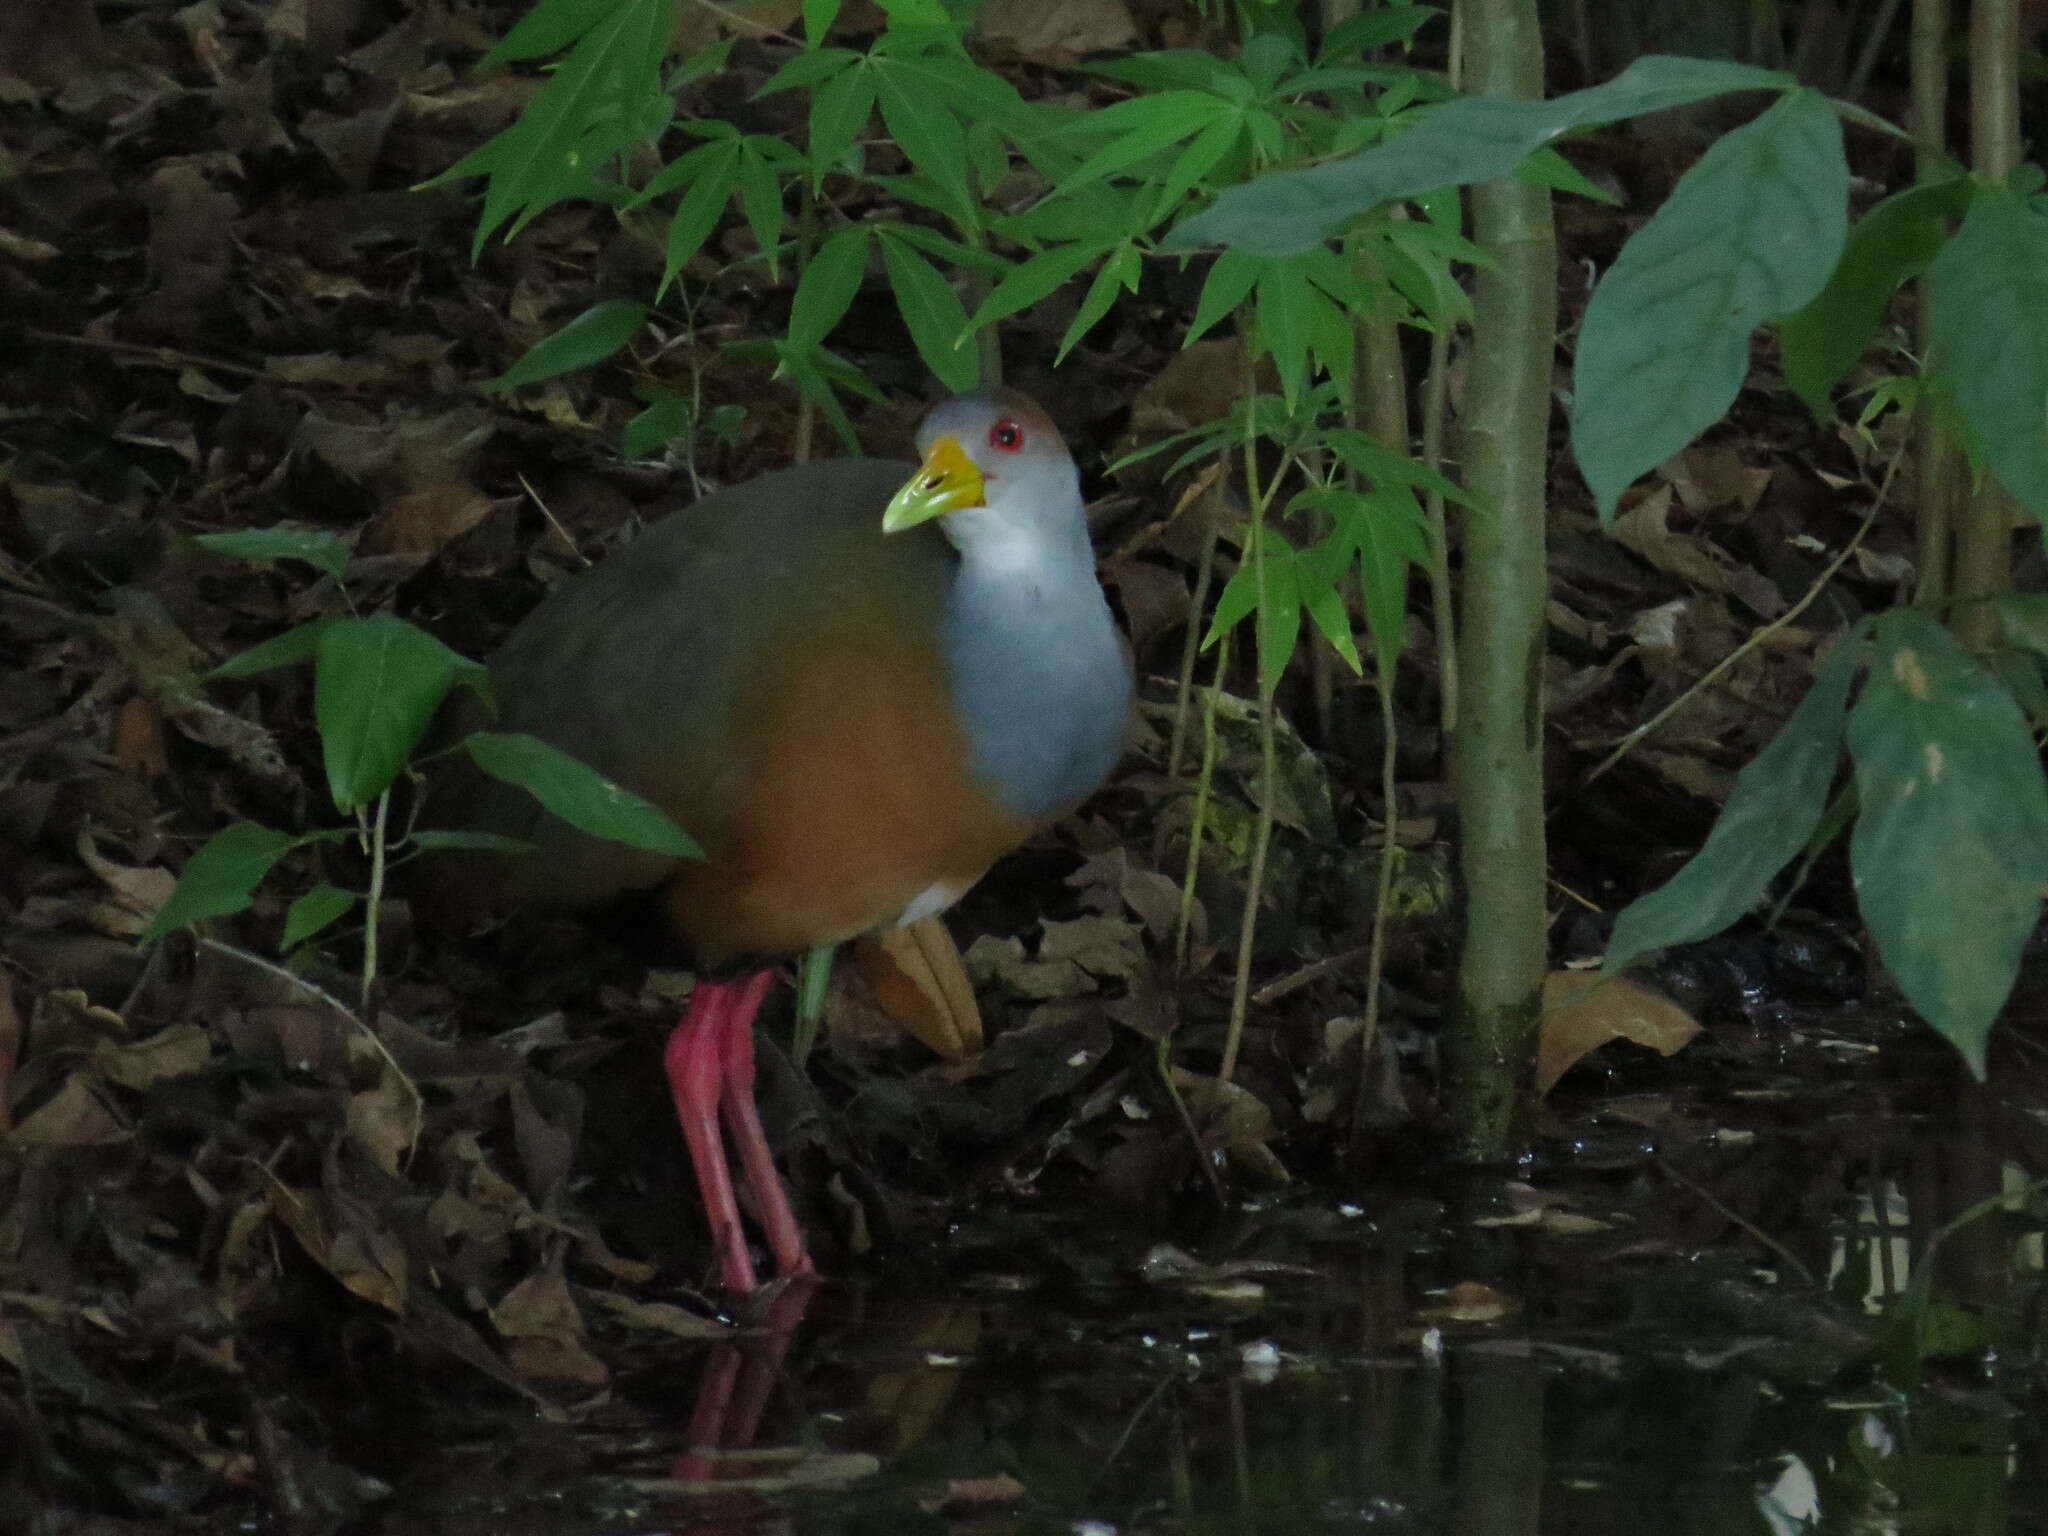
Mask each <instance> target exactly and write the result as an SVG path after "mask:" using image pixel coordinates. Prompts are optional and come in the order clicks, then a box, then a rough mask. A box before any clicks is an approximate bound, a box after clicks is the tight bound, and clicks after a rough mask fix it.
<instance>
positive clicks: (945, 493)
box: [882, 389, 1087, 566]
mask: <svg viewBox="0 0 2048 1536" xmlns="http://www.w3.org/2000/svg"><path fill="white" fill-rule="evenodd" d="M917 451H918V456H919V458H920V459H921V460H922V461H923V462H922V463H920V464H919V466H918V471H917V473H916V474H915V475H913V476H911V478H910V479H909V481H908V482H906V483H905V485H904V487H903V489H902V490H900V491H898V492H897V493H896V495H895V496H894V497H893V498H891V500H890V502H889V505H888V508H887V510H886V511H884V513H883V514H882V531H883V532H884V533H900V532H902V531H903V530H904V529H906V528H914V527H916V526H917V525H918V524H920V523H925V522H929V521H931V520H932V519H934V518H938V519H940V522H939V527H940V529H941V530H942V531H943V532H944V533H945V535H946V537H947V539H949V540H950V541H951V542H952V545H953V547H954V548H955V549H957V550H958V551H960V554H961V556H962V558H964V559H967V560H971V561H974V562H976V563H977V564H979V563H988V564H991V565H1003V566H1008V565H1034V564H1042V563H1044V562H1045V561H1047V560H1057V559H1063V558H1066V557H1068V556H1070V555H1071V554H1072V553H1073V551H1074V550H1075V548H1076V546H1077V542H1078V545H1079V547H1081V548H1084V549H1085V548H1086V545H1087V521H1086V519H1085V517H1084V516H1083V515H1082V511H1081V480H1080V475H1079V473H1078V472H1077V471H1076V470H1075V468H1074V459H1073V455H1072V454H1070V453H1069V452H1068V451H1067V444H1066V440H1065V439H1064V438H1062V437H1061V436H1060V429H1059V428H1058V427H1056V426H1054V425H1053V420H1052V418H1051V417H1050V416H1048V415H1047V414H1046V413H1045V409H1044V407H1042V406H1041V405H1039V404H1038V402H1037V401H1035V400H1033V399H1032V398H1031V397H1030V396H1028V395H1023V394H1019V393H1018V392H1017V391H1016V390H1014V389H990V390H977V391H975V392H974V393H972V394H965V395H955V396H953V398H952V399H950V400H944V401H941V402H940V403H939V404H938V405H935V406H933V407H932V409H931V411H930V412H929V413H928V414H927V415H926V416H925V419H924V422H923V424H922V425H920V426H919V427H918V429H917Z"/></svg>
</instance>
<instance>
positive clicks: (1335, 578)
mask: <svg viewBox="0 0 2048 1536" xmlns="http://www.w3.org/2000/svg"><path fill="white" fill-rule="evenodd" d="M1350 574H1351V550H1350V546H1349V544H1348V542H1347V541H1346V540H1345V539H1344V538H1343V537H1342V536H1341V535H1339V534H1333V535H1332V536H1331V537H1329V538H1326V539H1324V540H1323V541H1322V542H1321V543H1319V544H1315V545H1312V546H1311V547H1310V548H1308V549H1306V550H1304V551H1303V552H1302V554H1301V557H1300V558H1299V559H1298V560H1296V561H1295V564H1294V579H1295V586H1296V587H1297V588H1298V589H1299V591H1300V593H1301V606H1302V610H1303V611H1304V612H1306V613H1307V614H1308V616H1309V618H1310V619H1311V620H1312V621H1313V622H1314V623H1315V626H1316V628H1317V629H1319V630H1321V631H1322V635H1323V638H1324V639H1325V640H1327V641H1329V642H1330V647H1331V649H1333V650H1334V651H1336V653H1337V654H1338V655H1339V656H1341V657H1343V658H1344V660H1345V662H1346V663H1347V664H1348V665H1349V666H1350V668H1351V670H1352V671H1353V672H1363V671H1364V670H1365V663H1364V662H1363V661H1362V660H1360V659H1359V655H1358V641H1357V640H1356V639H1355V638H1354V637H1353V636H1352V633H1351V606H1350V604H1349V603H1347V602H1346V601H1345V587H1346V584H1347V583H1346V580H1345V578H1346V577H1348V576H1349V575H1350ZM1382 660H1383V664H1384V663H1390V662H1391V661H1392V660H1393V658H1392V657H1391V656H1385V657H1383V658H1382Z"/></svg>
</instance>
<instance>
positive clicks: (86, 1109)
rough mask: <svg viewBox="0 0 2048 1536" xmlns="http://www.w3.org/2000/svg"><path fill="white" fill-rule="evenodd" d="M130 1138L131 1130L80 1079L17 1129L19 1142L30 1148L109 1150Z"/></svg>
mask: <svg viewBox="0 0 2048 1536" xmlns="http://www.w3.org/2000/svg"><path fill="white" fill-rule="evenodd" d="M128 1136H129V1131H128V1128H127V1127H126V1126H124V1125H123V1124H122V1123H121V1122H120V1121H119V1120H117V1119H115V1118H114V1115H113V1112H112V1111H111V1110H109V1109H108V1108H107V1106H106V1105H104V1104H102V1103H101V1102H100V1099H99V1095H98V1094H96V1093H94V1092H93V1091H92V1089H91V1088H90V1087H89V1086H87V1084H86V1083H85V1081H84V1080H83V1079H82V1078H78V1077H73V1078H70V1079H69V1080H67V1081H66V1082H65V1084H64V1086H63V1087H61V1088H59V1089H58V1090H57V1091H56V1093H55V1094H53V1095H52V1096H51V1097H50V1099H49V1100H48V1101H47V1102H45V1103H44V1104H43V1105H42V1107H41V1108H39V1109H37V1110H36V1112H35V1113H34V1114H32V1115H30V1116H29V1117H28V1118H27V1119H26V1120H24V1121H22V1122H21V1124H19V1125H17V1126H16V1127H15V1128H14V1140H15V1142H16V1143H17V1144H19V1145H21V1146H29V1147H105V1146H111V1145H113V1144H114V1143H116V1142H121V1141H126V1140H127V1139H128Z"/></svg>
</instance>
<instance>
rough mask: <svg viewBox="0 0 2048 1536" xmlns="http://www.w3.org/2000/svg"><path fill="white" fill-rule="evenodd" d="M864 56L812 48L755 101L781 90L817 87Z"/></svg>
mask: <svg viewBox="0 0 2048 1536" xmlns="http://www.w3.org/2000/svg"><path fill="white" fill-rule="evenodd" d="M860 61H861V55H860V54H857V53H855V52H854V51H853V50H852V49H851V48H812V49H808V50H806V51H805V52H803V53H799V54H797V55H796V56H795V57H793V58H791V59H790V60H789V61H788V62H787V63H786V64H784V65H783V66H782V68H780V69H778V70H776V71H775V73H774V74H772V75H770V76H769V77H768V78H767V79H766V80H765V81H763V82H762V83H761V85H760V87H759V88H758V89H756V90H755V92H754V99H755V100H757V101H758V100H760V98H761V97H763V96H773V95H774V94H775V93H776V92H778V91H793V90H801V89H804V88H806V87H816V86H817V85H819V84H821V83H822V82H824V81H826V80H830V79H833V78H834V77H835V76H837V75H840V74H842V73H843V72H845V71H846V70H848V69H851V68H853V67H854V66H855V65H857V64H858V63H860Z"/></svg>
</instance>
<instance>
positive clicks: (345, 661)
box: [313, 613, 484, 812]
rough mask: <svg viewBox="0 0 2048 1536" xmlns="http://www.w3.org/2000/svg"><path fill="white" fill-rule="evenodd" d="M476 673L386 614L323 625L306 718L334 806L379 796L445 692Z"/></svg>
mask: <svg viewBox="0 0 2048 1536" xmlns="http://www.w3.org/2000/svg"><path fill="white" fill-rule="evenodd" d="M483 671H484V669H483V667H482V666H480V665H479V664H478V663H476V662H473V661H470V660H469V659H468V658H466V657H464V656H460V655H458V654H457V653H456V652H454V651H451V650H449V649H448V647H447V646H445V645H443V644H442V643H441V642H440V641H438V640H436V639H435V638H434V637H433V636H432V635H430V634H428V633H427V632H426V631H425V630H423V629H420V628H418V627H416V626H414V625H411V624H408V623H406V622H405V621H404V620H403V619H400V618H397V617H396V616H394V615H392V614H389V613H373V614H371V615H370V616H369V617H368V618H361V619H353V618H351V619H341V620H338V621H336V622H335V623H334V624H332V625H330V626H329V627H328V629H327V631H326V633H325V634H323V635H321V637H320V647H319V651H318V661H317V665H316V667H315V669H314V675H313V716H314V719H315V721H316V722H317V723H318V725H319V727H320V747H321V752H322V754H323V756H324V757H325V759H326V763H327V789H328V793H329V794H330V795H332V796H333V798H334V804H335V808H336V809H337V810H340V811H343V812H349V811H353V810H355V809H356V808H357V807H358V806H363V805H368V804H369V803H370V802H371V801H372V800H375V799H376V798H377V797H378V796H379V795H381V794H382V793H384V791H385V790H386V789H388V788H389V787H390V785H391V781H392V780H393V779H394V778H396V777H397V776H398V771H399V770H400V769H401V768H403V767H404V766H405V761H406V759H407V758H408V757H409V756H410V755H411V754H412V750H413V748H414V747H416V746H418V745H419V742H420V739H421V737H423V736H424V735H425V734H426V730H427V726H428V724H429V723H430V722H431V721H432V720H433V718H434V711H435V710H436V709H437V708H439V707H440V704H441V700H442V699H443V698H444V697H446V696H447V693H448V690H449V688H451V687H452V686H453V685H454V684H455V682H456V681H457V679H458V678H461V677H463V676H464V675H465V674H474V675H477V676H481V675H482V674H483Z"/></svg>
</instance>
